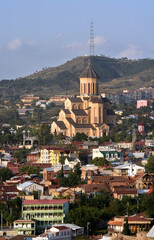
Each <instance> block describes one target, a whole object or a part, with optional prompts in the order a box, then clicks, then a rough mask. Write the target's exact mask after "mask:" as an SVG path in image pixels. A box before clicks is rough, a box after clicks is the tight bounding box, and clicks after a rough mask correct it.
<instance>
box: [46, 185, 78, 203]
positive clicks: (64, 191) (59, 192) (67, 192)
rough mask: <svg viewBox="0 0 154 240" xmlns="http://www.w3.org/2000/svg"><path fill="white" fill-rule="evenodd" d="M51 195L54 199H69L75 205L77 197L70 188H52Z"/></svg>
mask: <svg viewBox="0 0 154 240" xmlns="http://www.w3.org/2000/svg"><path fill="white" fill-rule="evenodd" d="M51 190H52V191H51ZM49 194H51V196H52V197H53V198H55V197H57V198H59V197H64V198H67V199H68V201H69V202H70V203H74V201H75V197H76V194H75V191H73V190H72V189H71V188H69V187H59V188H50V190H49Z"/></svg>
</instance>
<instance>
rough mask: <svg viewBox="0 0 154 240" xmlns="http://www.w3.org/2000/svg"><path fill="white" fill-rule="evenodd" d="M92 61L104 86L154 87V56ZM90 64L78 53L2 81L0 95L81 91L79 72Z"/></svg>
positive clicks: (9, 96) (106, 87)
mask: <svg viewBox="0 0 154 240" xmlns="http://www.w3.org/2000/svg"><path fill="white" fill-rule="evenodd" d="M90 59H91V65H92V67H93V68H94V69H95V71H96V72H97V73H98V75H99V77H100V88H101V91H104V90H111V89H115V90H119V89H124V88H127V89H134V88H139V87H144V86H145V87H148V86H151V87H154V60H153V59H152V60H151V59H141V60H128V59H124V58H122V59H114V58H107V57H104V56H92V57H90ZM87 64H88V57H77V58H75V59H73V60H71V61H68V62H66V63H65V64H63V65H60V66H58V67H52V68H47V69H44V70H42V71H39V72H36V73H33V74H31V75H29V76H26V77H24V78H20V79H16V80H2V81H0V97H5V98H11V97H12V96H16V97H17V96H18V95H20V96H21V95H24V94H28V93H34V94H36V95H39V96H40V97H50V96H51V95H54V94H62V93H66V94H74V93H79V78H78V77H79V75H80V74H81V72H82V71H83V70H84V69H85V67H86V66H87Z"/></svg>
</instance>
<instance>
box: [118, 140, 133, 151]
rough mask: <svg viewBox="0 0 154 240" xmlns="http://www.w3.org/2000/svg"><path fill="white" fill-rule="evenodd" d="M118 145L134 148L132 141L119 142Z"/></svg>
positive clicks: (122, 147) (120, 147)
mask: <svg viewBox="0 0 154 240" xmlns="http://www.w3.org/2000/svg"><path fill="white" fill-rule="evenodd" d="M117 146H118V148H119V149H128V150H130V149H132V142H118V143H117Z"/></svg>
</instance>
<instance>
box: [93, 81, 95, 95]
mask: <svg viewBox="0 0 154 240" xmlns="http://www.w3.org/2000/svg"><path fill="white" fill-rule="evenodd" d="M93 94H95V83H93Z"/></svg>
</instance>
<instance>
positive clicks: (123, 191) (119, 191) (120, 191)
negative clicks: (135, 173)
mask: <svg viewBox="0 0 154 240" xmlns="http://www.w3.org/2000/svg"><path fill="white" fill-rule="evenodd" d="M115 193H117V194H137V189H134V188H129V189H126V188H115Z"/></svg>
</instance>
